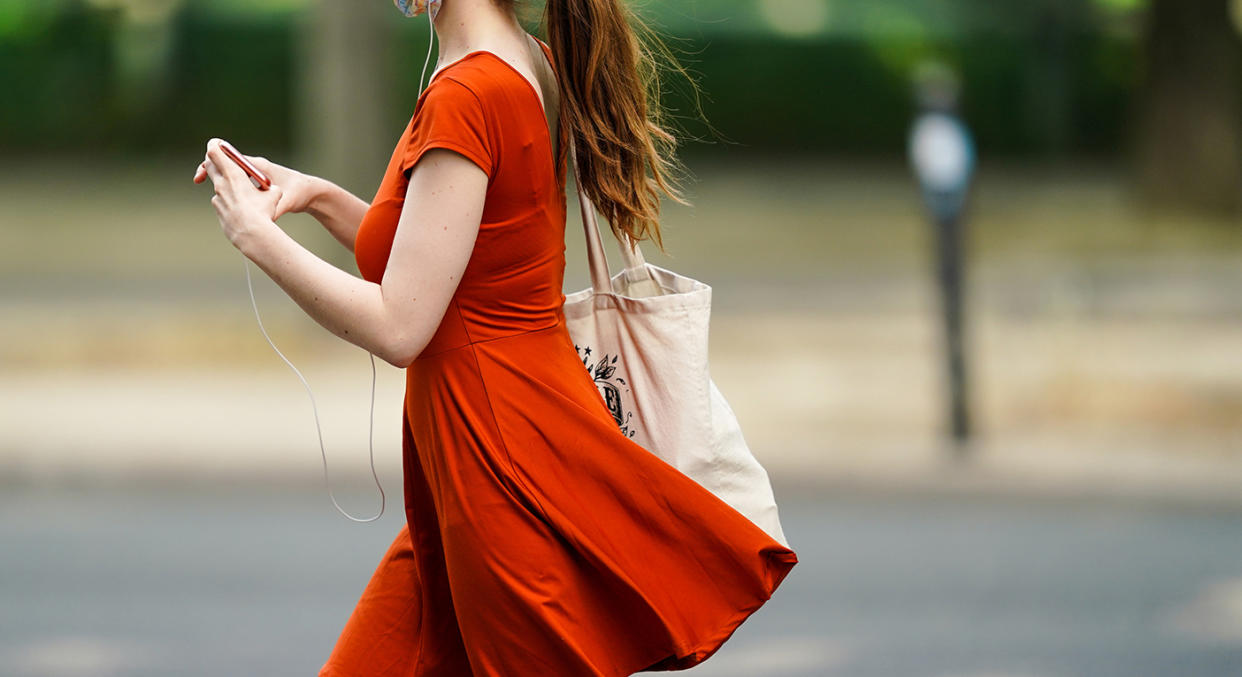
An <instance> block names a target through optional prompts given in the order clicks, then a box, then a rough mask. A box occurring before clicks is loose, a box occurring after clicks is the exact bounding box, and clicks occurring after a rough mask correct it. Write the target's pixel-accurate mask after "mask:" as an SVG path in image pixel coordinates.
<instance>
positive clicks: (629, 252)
mask: <svg viewBox="0 0 1242 677" xmlns="http://www.w3.org/2000/svg"><path fill="white" fill-rule="evenodd" d="M571 144H572V142H571ZM569 162H570V165H571V166H573V167H577V166H578V163H577V152H576V149H575V148H574V146H573V145H570V147H569ZM576 178H577V177H576V176H575V182H574V183H575V184H576V186H577V189H578V206H579V207H580V208H581V209H582V229H583V231H584V233H585V235H586V249H587V265H588V266H589V267H590V269H591V287H592V288H593V289H594V290H595V293H596V294H612V293H618V294H621V295H623V296H632V297H636V298H639V297H644V296H660V295H662V294H664V293H665V292H664V290H663V289H662V288H661V287H660V285H659V284H658V283H657V282H656V281H655V280H654V279H652V277H651V271H650V270H648V268H647V261H646V260H645V259H644V258H643V250H642V249H640V248H639V246H638V243H637V242H634V241H633V240H631V239H630V236H629V235H628V234H626V233H621V241H620V242H619V245H620V246H619V247H618V249H620V250H621V258H622V260H623V261H624V262H625V275H624V277H623V281H624V283H625V288H624V289H620V290H614V289H613V288H612V276H611V275H610V274H609V272H608V255H607V254H605V253H604V240H603V238H602V237H601V236H600V229H599V219H598V217H597V216H596V214H595V204H594V203H592V202H591V198H589V197H587V194H586V191H585V190H583V188H582V183H581V182H580V181H577V180H576ZM631 244H632V245H633V249H631V248H630V246H631Z"/></svg>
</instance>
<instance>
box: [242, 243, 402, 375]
mask: <svg viewBox="0 0 1242 677" xmlns="http://www.w3.org/2000/svg"><path fill="white" fill-rule="evenodd" d="M268 223H269V224H270V225H265V226H264V227H261V228H255V229H253V230H251V231H250V234H248V235H247V236H246V238H245V239H244V240H242V241H239V242H238V243H237V245H238V248H239V249H240V250H241V251H242V253H243V254H244V255H245V256H246V257H247V258H249V259H250V260H252V261H254V262H255V264H257V265H258V266H259V268H261V269H262V270H263V272H265V273H267V275H268V276H269V277H271V278H272V280H273V281H275V282H276V284H277V285H279V286H280V288H281V289H283V290H284V291H285V293H287V294H288V295H289V297H290V298H292V299H293V300H294V301H295V302H296V303H297V304H298V305H299V306H301V307H302V309H303V310H305V311H306V314H307V315H310V316H311V317H312V318H313V319H314V320H315V321H316V322H318V323H319V324H320V325H322V326H323V327H324V328H325V329H327V330H328V331H330V332H332V333H333V334H335V335H337V336H339V337H340V338H343V339H345V340H346V341H349V342H350V343H353V344H354V345H356V346H359V347H361V348H362V349H364V350H367V351H369V352H371V353H372V354H374V355H376V356H378V357H380V358H381V359H383V360H384V361H386V362H388V363H389V364H392V365H394V366H398V367H404V366H405V364H404V363H403V360H406V357H405V353H406V352H408V349H407V348H406V346H407V345H408V344H409V341H408V340H406V339H407V337H405V336H404V335H403V333H402V331H401V330H400V328H399V327H395V326H393V325H394V323H393V322H392V321H391V320H390V317H391V313H389V312H388V308H387V306H386V305H385V302H384V294H383V287H381V286H380V285H378V284H376V283H374V282H369V281H367V280H364V279H361V278H359V277H356V276H354V275H353V274H351V273H349V272H346V271H344V270H341V269H340V268H337V267H336V266H334V265H332V264H331V263H328V262H327V261H324V260H323V259H321V258H319V257H318V256H315V254H314V253H312V252H311V251H310V250H308V249H306V248H305V247H303V246H302V245H301V244H299V243H298V242H297V241H296V240H294V239H293V238H291V237H289V235H288V234H287V233H285V232H284V231H283V230H281V229H280V228H279V227H278V226H276V224H275V223H272V222H268Z"/></svg>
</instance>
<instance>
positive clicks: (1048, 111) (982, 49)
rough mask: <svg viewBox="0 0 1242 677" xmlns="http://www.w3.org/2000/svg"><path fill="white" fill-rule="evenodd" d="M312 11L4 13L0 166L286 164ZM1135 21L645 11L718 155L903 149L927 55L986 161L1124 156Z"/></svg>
mask: <svg viewBox="0 0 1242 677" xmlns="http://www.w3.org/2000/svg"><path fill="white" fill-rule="evenodd" d="M358 1H359V2H381V1H385V0H358ZM310 3H311V0H38V1H37V2H36V1H35V0H0V91H3V92H4V93H5V95H4V96H3V97H2V98H0V149H3V150H4V151H6V152H10V153H11V152H42V151H47V150H69V151H72V150H80V151H86V152H97V151H114V152H126V151H137V152H158V151H174V150H180V149H183V148H197V147H198V146H199V145H201V143H202V140H203V139H204V138H207V137H209V136H211V135H223V134H226V133H227V134H228V135H229V137H230V138H232V139H234V140H236V141H237V142H238V143H239V144H244V145H245V146H246V147H247V148H252V149H254V152H280V151H283V150H287V149H288V148H289V147H290V145H291V144H292V143H293V142H294V139H293V135H292V133H291V129H292V128H293V127H294V115H295V110H294V108H295V105H296V98H295V93H296V77H297V70H296V68H295V66H296V64H295V59H296V51H295V49H294V47H295V45H296V44H297V39H298V35H297V31H298V30H299V29H298V25H299V24H298V22H297V21H296V19H297V17H298V16H299V15H300V14H302V13H304V12H306V11H307V10H308V9H309V6H310ZM1142 4H1143V3H1142V2H1140V1H1139V0H1095V1H1093V2H1088V1H1086V0H1083V1H1081V2H1079V1H1072V0H1042V1H1035V0H1033V1H1032V2H1029V3H1016V2H989V1H985V0H710V1H709V0H701V1H699V2H658V3H657V2H653V1H651V0H647V1H646V2H643V3H638V4H636V5H635V8H636V10H637V11H638V12H639V13H640V14H642V15H643V16H646V17H648V18H649V19H650V20H651V22H652V23H653V24H654V25H655V26H656V27H657V29H658V30H659V31H660V32H661V33H662V34H663V35H665V36H667V38H668V44H669V45H670V47H672V48H673V50H674V51H675V52H676V53H677V54H678V55H679V58H680V60H681V61H682V63H683V64H685V65H686V66H687V67H688V68H689V69H690V71H691V72H692V73H693V75H694V76H695V77H696V79H697V80H698V83H699V86H700V88H701V91H702V92H703V94H704V97H705V98H704V99H703V102H702V103H703V110H704V111H705V113H706V116H707V118H708V119H709V120H710V122H711V124H712V125H714V127H715V128H716V129H717V130H719V132H720V136H717V137H715V138H716V139H717V140H719V139H720V138H723V139H727V140H730V141H734V142H737V143H739V144H742V145H743V146H745V147H747V148H751V149H757V150H772V151H782V152H787V151H791V150H805V151H808V152H831V151H845V152H890V153H897V152H900V151H901V149H902V148H903V147H904V140H905V132H906V127H907V125H908V123H909V119H910V116H911V114H912V110H911V107H912V101H911V92H910V85H909V73H910V71H911V69H912V68H913V67H914V66H915V65H916V64H917V63H918V62H920V61H921V60H923V59H927V58H935V59H939V60H942V61H945V62H947V63H949V64H951V65H953V66H954V67H956V68H957V69H959V71H960V72H961V74H962V76H963V82H964V94H963V111H964V114H965V116H966V118H967V119H968V121H969V122H970V124H971V125H972V126H973V128H974V130H975V132H976V134H977V137H978V140H979V143H980V146H981V147H982V148H983V149H984V150H985V151H989V152H993V153H996V152H1007V153H1020V154H1032V153H1041V152H1047V151H1072V152H1083V151H1087V152H1103V153H1107V152H1114V151H1117V150H1118V149H1119V148H1120V146H1121V145H1122V144H1123V142H1124V137H1125V125H1126V120H1127V107H1128V105H1129V99H1130V93H1131V91H1132V89H1133V88H1134V86H1135V83H1136V77H1137V67H1136V63H1137V60H1138V48H1139V46H1138V44H1137V40H1138V38H1137V31H1136V30H1134V24H1135V23H1136V22H1135V17H1136V16H1137V13H1138V11H1139V10H1141V6H1142ZM393 21H394V22H399V21H401V19H400V17H399V16H397V15H396V13H395V11H394V19H393ZM409 28H410V30H401V31H400V32H399V34H400V39H399V42H398V48H397V51H398V53H397V54H396V55H394V58H395V59H398V60H402V61H404V62H406V63H409V64H417V65H421V63H422V56H423V53H424V51H425V49H426V41H425V40H426V27H425V26H422V25H419V26H413V25H411V26H409ZM416 71H417V68H416V67H413V66H412V67H411V68H409V69H404V70H398V71H397V77H396V78H395V81H394V83H393V85H394V89H395V92H396V95H397V96H396V99H395V101H396V102H397V105H398V106H399V107H400V109H399V110H396V111H394V114H393V119H394V120H395V121H397V124H399V123H400V121H401V120H403V119H406V118H408V114H409V113H408V109H409V108H410V107H412V105H413V101H414V100H415V98H416V95H417V92H416V91H415V90H416V89H417V81H416V78H415V77H414V76H413V75H411V74H412V73H416ZM668 84H669V86H670V90H669V93H668V96H667V100H666V104H667V105H668V107H669V108H671V109H672V111H673V114H674V117H675V119H678V121H679V122H680V123H681V125H682V126H683V127H684V128H685V131H686V132H687V133H689V134H690V135H691V136H694V137H698V138H703V139H708V140H710V139H712V138H713V135H712V133H711V132H710V131H709V130H708V129H707V128H706V127H705V126H704V125H703V124H702V123H701V122H697V121H696V120H695V119H694V114H693V113H694V106H693V105H692V104H691V100H692V97H691V96H690V94H689V88H688V86H687V84H686V83H684V82H678V81H677V78H676V77H672V76H670V77H669V78H668ZM403 116H404V117H403ZM394 133H395V132H394Z"/></svg>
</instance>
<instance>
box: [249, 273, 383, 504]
mask: <svg viewBox="0 0 1242 677" xmlns="http://www.w3.org/2000/svg"><path fill="white" fill-rule="evenodd" d="M242 261H243V265H245V267H246V286H247V287H248V288H249V289H250V304H251V305H252V306H253V307H254V319H256V320H258V322H259V331H260V332H262V333H263V338H265V339H267V344H268V345H270V346H271V347H272V350H275V351H276V354H277V355H279V356H280V359H282V360H284V361H285V364H287V365H289V368H290V369H292V370H293V373H295V374H297V375H298V379H300V380H301V381H302V385H303V386H304V387H305V388H306V394H307V395H308V396H309V397H310V401H311V411H313V412H314V414H315V431H316V432H317V433H318V434H319V454H320V456H322V457H323V484H324V486H325V487H327V489H328V498H330V499H332V505H334V506H336V510H337V512H339V513H341V514H342V515H344V516H345V517H346V518H348V519H350V520H353V521H355V522H374V521H375V520H377V519H379V518H380V516H381V515H383V514H384V505H385V502H386V497H385V496H384V487H383V486H381V485H380V481H379V475H378V474H377V473H376V472H375V354H374V353H370V352H368V353H367V354H368V355H370V356H371V417H370V421H371V425H370V428H369V430H368V433H367V446H368V447H369V448H370V451H371V477H373V478H374V479H375V488H377V489H379V493H380V508H379V512H377V513H375V516H374V517H365V518H363V517H354V516H353V515H351V514H349V513H347V512H345V509H344V508H342V507H341V504H340V503H337V502H336V495H335V494H333V493H332V483H331V482H329V481H328V452H327V450H325V449H324V446H323V429H322V428H321V427H320V426H319V407H317V406H315V394H314V393H312V392H311V388H310V384H308V383H307V382H306V378H305V377H304V376H302V372H300V371H298V368H297V367H295V366H293V363H292V362H290V361H289V358H287V357H285V354H284V353H282V352H280V348H277V347H276V344H275V343H273V342H272V337H270V336H268V335H267V329H265V328H264V327H263V319H262V318H260V317H259V304H258V302H256V301H255V300H254V283H253V282H252V281H251V278H250V259H248V258H245V257H242Z"/></svg>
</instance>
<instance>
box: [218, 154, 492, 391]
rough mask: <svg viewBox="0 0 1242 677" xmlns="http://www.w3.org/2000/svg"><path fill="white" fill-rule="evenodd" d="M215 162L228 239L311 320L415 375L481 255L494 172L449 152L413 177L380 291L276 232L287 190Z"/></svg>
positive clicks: (427, 161) (433, 157)
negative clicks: (477, 249) (412, 367)
mask: <svg viewBox="0 0 1242 677" xmlns="http://www.w3.org/2000/svg"><path fill="white" fill-rule="evenodd" d="M213 141H214V139H213ZM207 155H208V163H207V171H208V172H209V174H210V176H211V179H212V182H213V183H214V184H215V187H216V196H215V197H213V198H212V205H213V206H214V207H215V208H216V211H217V215H218V216H219V217H220V225H221V226H222V227H223V229H224V231H225V235H227V236H228V238H229V241H230V242H232V243H233V245H234V246H235V247H237V248H238V249H239V250H241V252H242V253H243V254H244V255H246V257H247V258H249V259H251V260H252V261H254V262H255V263H256V264H257V265H258V266H259V267H260V268H261V269H262V270H263V271H264V272H265V273H267V274H268V276H269V277H271V278H272V280H274V281H275V282H276V284H277V285H279V286H280V287H281V289H283V290H284V291H285V292H286V293H287V294H288V295H289V297H290V298H292V299H293V300H294V301H295V302H296V303H297V304H298V305H299V306H301V307H302V309H303V310H305V311H306V313H307V314H308V315H310V316H311V318H312V319H314V320H315V321H316V322H318V323H319V324H320V325H322V326H323V327H324V328H326V329H327V330H328V331H331V332H332V333H333V334H336V335H337V336H339V337H341V338H343V339H345V340H346V341H349V342H350V343H353V344H354V345H357V346H359V347H361V348H363V349H365V350H367V351H369V352H371V353H372V354H374V355H376V356H378V357H380V358H382V359H383V360H384V361H386V362H388V363H389V364H392V365H393V366H397V367H406V366H408V365H409V364H410V363H411V362H413V361H414V359H415V358H417V357H418V355H419V354H420V353H422V351H423V349H424V348H425V347H426V346H427V344H428V343H429V342H430V341H431V338H432V336H434V335H435V332H436V329H437V328H438V327H439V325H440V321H441V320H442V319H443V317H444V313H445V311H446V310H447V309H448V305H449V301H450V300H451V299H452V296H453V293H454V292H455V291H456V290H457V285H458V283H459V282H460V281H461V278H462V275H463V273H464V272H465V269H466V265H467V264H468V263H469V261H470V255H471V253H472V252H473V251H474V243H475V239H476V238H477V236H478V232H479V225H480V222H481V221H482V218H483V202H484V199H485V198H486V195H487V184H488V177H487V173H486V172H484V171H483V170H482V169H480V168H479V166H478V165H476V164H474V163H473V162H472V161H470V160H468V159H466V157H465V156H463V155H460V154H458V153H455V152H453V151H450V150H445V149H442V148H436V149H432V150H430V151H428V152H427V153H426V154H425V155H423V157H422V158H421V159H420V160H419V162H418V163H417V164H416V165H415V167H414V171H413V173H412V174H411V176H410V183H409V188H408V190H407V191H406V199H405V206H404V208H403V209H402V211H401V217H400V220H399V221H398V224H397V232H396V235H395V237H394V240H393V246H392V251H391V253H390V254H389V258H388V266H387V268H386V269H385V272H384V277H383V279H382V280H381V283H380V284H376V283H374V282H370V281H368V280H363V279H361V278H359V277H357V276H355V275H353V274H351V273H348V272H346V271H344V270H342V269H340V268H337V267H336V266H334V265H332V264H330V263H328V262H327V261H324V260H323V259H321V258H319V257H317V256H315V254H313V253H312V252H310V251H309V250H307V249H306V248H305V247H303V246H302V245H301V244H299V243H298V242H297V241H296V240H294V239H293V238H291V237H289V235H288V234H286V233H285V232H284V231H283V230H281V229H280V227H279V226H277V225H276V223H275V221H273V220H272V218H271V216H270V215H271V214H274V213H275V212H276V204H277V202H278V201H279V200H280V198H281V193H282V190H281V188H280V186H279V185H277V184H273V189H272V190H269V191H266V192H264V191H258V190H255V189H254V187H253V186H252V185H251V184H250V179H249V178H248V177H247V176H246V175H245V174H244V173H243V172H242V170H241V169H240V168H238V167H237V166H236V165H235V164H233V163H232V162H231V161H230V160H228V159H227V158H226V157H224V154H223V153H222V152H221V151H220V150H219V148H218V147H217V146H216V145H215V144H214V143H210V142H209V145H208V152H207ZM345 204H349V202H348V200H345ZM355 208H356V203H355ZM342 211H344V212H348V208H346V209H344V210H342ZM355 213H356V212H355ZM337 216H340V214H339V213H338V214H337ZM340 220H341V221H344V220H345V219H344V218H341V219H340Z"/></svg>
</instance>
